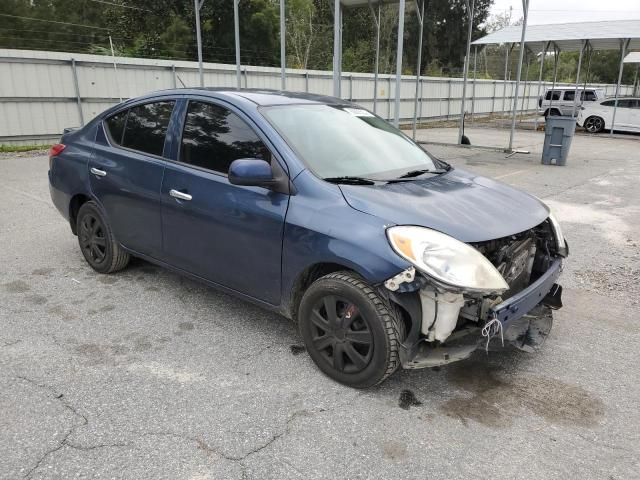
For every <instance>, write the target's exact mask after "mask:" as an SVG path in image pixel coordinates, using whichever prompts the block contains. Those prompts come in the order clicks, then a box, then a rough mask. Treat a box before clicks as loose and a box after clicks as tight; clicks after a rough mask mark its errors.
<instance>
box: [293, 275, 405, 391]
mask: <svg viewBox="0 0 640 480" xmlns="http://www.w3.org/2000/svg"><path fill="white" fill-rule="evenodd" d="M298 320H299V324H300V332H301V334H302V338H303V340H304V343H305V345H306V347H307V351H308V352H309V355H310V356H311V358H312V359H313V361H314V362H315V363H316V365H317V366H318V368H320V370H322V372H324V373H325V374H326V375H327V376H329V377H331V378H332V379H334V380H336V381H338V382H340V383H343V384H345V385H348V386H351V387H355V388H367V387H371V386H373V385H376V384H378V383H380V382H382V381H383V380H385V379H386V378H387V377H388V376H389V375H391V374H392V373H393V372H395V371H396V369H397V368H398V367H399V366H400V358H399V354H398V350H399V346H400V342H401V341H402V340H403V336H404V331H405V329H404V323H403V321H402V318H401V317H400V315H399V313H398V312H397V311H396V310H395V309H394V308H392V307H391V306H390V305H388V304H387V302H386V301H385V300H383V299H382V298H381V297H380V296H379V295H378V294H377V293H376V292H375V291H374V290H373V289H372V288H371V287H370V286H369V285H368V284H367V283H366V282H365V281H364V280H363V279H362V278H361V277H359V276H358V275H356V274H354V273H351V272H346V271H345V272H337V273H331V274H329V275H325V276H324V277H322V278H320V279H319V280H317V281H316V282H315V283H313V284H312V285H311V287H309V289H308V290H307V291H306V292H305V294H304V296H303V298H302V301H301V303H300V309H299V314H298Z"/></svg>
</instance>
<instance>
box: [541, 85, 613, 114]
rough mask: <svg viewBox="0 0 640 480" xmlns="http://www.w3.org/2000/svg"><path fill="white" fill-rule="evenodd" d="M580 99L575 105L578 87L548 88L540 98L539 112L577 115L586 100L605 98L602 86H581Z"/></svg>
mask: <svg viewBox="0 0 640 480" xmlns="http://www.w3.org/2000/svg"><path fill="white" fill-rule="evenodd" d="M578 92H579V94H580V101H579V102H577V104H576V105H575V110H574V99H575V93H576V89H575V88H572V87H563V88H555V89H553V90H551V89H548V90H547V91H546V92H545V94H544V96H542V97H540V98H539V99H538V113H539V114H540V115H544V116H545V117H546V116H547V115H552V116H553V115H577V114H578V110H579V108H580V105H582V104H583V103H585V102H599V101H601V100H604V99H605V94H604V89H602V88H587V89H584V88H579V89H578Z"/></svg>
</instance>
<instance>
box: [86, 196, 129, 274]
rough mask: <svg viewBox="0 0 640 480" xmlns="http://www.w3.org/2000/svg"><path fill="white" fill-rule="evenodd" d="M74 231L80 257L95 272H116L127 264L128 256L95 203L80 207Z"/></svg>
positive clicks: (87, 203) (90, 202)
mask: <svg viewBox="0 0 640 480" xmlns="http://www.w3.org/2000/svg"><path fill="white" fill-rule="evenodd" d="M76 231H77V232H78V243H79V244H80V250H81V251H82V255H84V258H85V260H86V261H87V263H88V264H89V265H91V268H93V269H94V270H95V271H96V272H100V273H112V272H116V271H118V270H122V269H123V268H124V267H126V266H127V264H128V263H129V254H128V253H127V252H125V251H124V250H123V249H122V247H120V244H118V242H117V241H116V239H115V237H114V236H113V232H112V231H111V228H110V227H109V224H108V223H107V221H106V219H105V217H104V215H103V214H102V212H101V211H100V209H99V208H98V206H97V205H96V203H95V202H93V201H89V202H86V203H85V204H83V205H82V206H81V207H80V210H79V211H78V220H77V226H76Z"/></svg>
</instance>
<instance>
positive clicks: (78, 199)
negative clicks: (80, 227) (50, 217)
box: [69, 193, 91, 235]
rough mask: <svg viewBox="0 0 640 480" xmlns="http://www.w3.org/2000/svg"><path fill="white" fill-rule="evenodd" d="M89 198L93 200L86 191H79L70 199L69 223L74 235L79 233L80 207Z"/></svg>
mask: <svg viewBox="0 0 640 480" xmlns="http://www.w3.org/2000/svg"><path fill="white" fill-rule="evenodd" d="M89 200H91V197H89V196H88V195H86V194H84V193H77V194H75V195H74V196H73V197H71V200H70V201H69V225H70V226H71V232H73V234H74V235H77V234H78V232H77V228H76V224H77V219H78V212H79V211H80V207H82V205H84V204H85V203H87V202H88V201H89Z"/></svg>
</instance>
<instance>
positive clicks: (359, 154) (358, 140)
mask: <svg viewBox="0 0 640 480" xmlns="http://www.w3.org/2000/svg"><path fill="white" fill-rule="evenodd" d="M261 111H262V113H263V115H265V116H266V117H267V119H268V120H269V121H270V122H271V123H272V125H273V126H274V127H275V128H276V129H277V130H278V131H279V132H280V133H281V134H282V136H283V137H284V138H285V140H286V141H287V143H289V146H290V147H291V148H293V149H294V150H295V151H296V152H297V153H298V155H300V156H301V157H302V160H303V161H304V162H305V163H306V164H307V166H308V167H309V168H310V169H311V170H312V171H313V172H314V173H315V174H316V175H318V176H319V177H321V178H336V177H366V178H374V179H382V178H387V177H393V176H397V175H401V174H403V173H406V172H407V171H411V170H435V169H436V168H437V167H436V165H435V162H434V161H433V160H432V159H431V158H430V157H429V155H428V154H427V153H426V152H425V151H424V150H422V149H421V148H420V147H419V146H417V145H416V144H415V143H413V142H412V141H411V140H409V138H407V137H406V136H405V135H404V134H403V133H402V132H400V130H398V129H396V128H394V127H392V126H391V125H389V124H388V123H387V122H385V121H384V120H382V119H381V118H378V117H376V116H375V115H373V114H371V113H369V112H368V111H366V110H362V109H358V108H350V107H345V106H331V105H285V106H274V107H266V108H263V109H261Z"/></svg>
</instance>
